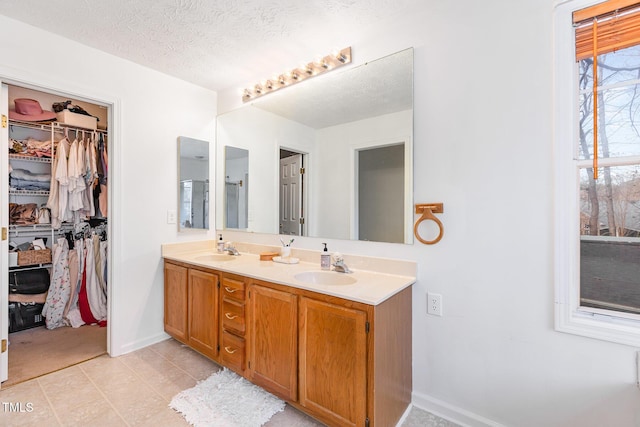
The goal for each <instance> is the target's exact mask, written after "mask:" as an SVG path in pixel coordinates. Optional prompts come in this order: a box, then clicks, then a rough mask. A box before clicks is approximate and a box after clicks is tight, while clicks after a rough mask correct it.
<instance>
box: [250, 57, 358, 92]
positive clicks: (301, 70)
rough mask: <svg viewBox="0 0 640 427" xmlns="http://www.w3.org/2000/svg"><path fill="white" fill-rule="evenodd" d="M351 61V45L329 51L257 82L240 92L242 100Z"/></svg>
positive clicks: (297, 81)
mask: <svg viewBox="0 0 640 427" xmlns="http://www.w3.org/2000/svg"><path fill="white" fill-rule="evenodd" d="M349 63H351V47H345V48H344V49H341V50H339V51H336V52H334V53H331V54H330V55H327V56H325V57H323V58H319V59H317V60H315V61H312V62H309V63H307V64H303V65H301V66H300V67H298V68H294V69H293V70H291V71H288V72H286V73H282V74H280V75H279V76H277V77H273V78H272V79H268V80H266V81H264V82H263V83H257V84H255V85H253V86H252V87H250V88H247V89H244V90H243V92H242V101H243V102H248V101H251V100H253V99H256V98H259V97H261V96H264V95H266V94H268V93H271V92H275V91H276V90H279V89H282V88H283V87H287V86H292V85H294V84H296V83H300V82H301V81H304V80H307V79H310V78H311V77H315V76H319V75H320V74H324V73H326V72H328V71H331V70H335V69H336V68H339V67H342V66H343V65H346V64H349Z"/></svg>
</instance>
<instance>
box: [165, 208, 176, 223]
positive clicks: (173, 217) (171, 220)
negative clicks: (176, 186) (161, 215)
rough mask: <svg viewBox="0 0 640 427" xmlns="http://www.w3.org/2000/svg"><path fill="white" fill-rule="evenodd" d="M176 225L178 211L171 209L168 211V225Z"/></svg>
mask: <svg viewBox="0 0 640 427" xmlns="http://www.w3.org/2000/svg"><path fill="white" fill-rule="evenodd" d="M175 223H176V211H175V210H174V209H169V210H168V211H167V224H175Z"/></svg>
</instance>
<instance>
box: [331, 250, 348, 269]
mask: <svg viewBox="0 0 640 427" xmlns="http://www.w3.org/2000/svg"><path fill="white" fill-rule="evenodd" d="M333 256H334V258H335V260H336V261H335V262H334V263H333V264H332V265H333V270H334V271H336V272H338V273H353V271H351V270H350V269H349V267H347V264H345V263H344V258H342V255H340V254H337V253H336V254H334V255H333Z"/></svg>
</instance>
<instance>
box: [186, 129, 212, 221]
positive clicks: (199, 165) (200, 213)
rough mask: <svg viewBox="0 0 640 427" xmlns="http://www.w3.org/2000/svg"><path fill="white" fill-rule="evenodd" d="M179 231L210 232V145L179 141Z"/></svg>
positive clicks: (187, 140)
mask: <svg viewBox="0 0 640 427" xmlns="http://www.w3.org/2000/svg"><path fill="white" fill-rule="evenodd" d="M178 152H179V159H180V160H179V162H180V163H179V165H178V169H179V171H178V173H179V174H180V184H179V185H180V188H179V192H178V195H179V200H178V210H179V212H180V216H179V228H180V230H186V229H205V230H206V229H208V228H209V143H208V142H207V141H201V140H198V139H193V138H187V137H185V136H180V137H178Z"/></svg>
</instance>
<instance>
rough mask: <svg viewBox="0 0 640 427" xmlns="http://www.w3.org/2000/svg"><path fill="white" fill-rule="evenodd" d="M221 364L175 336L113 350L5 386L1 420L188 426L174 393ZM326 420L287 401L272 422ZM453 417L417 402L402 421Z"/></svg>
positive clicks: (446, 426)
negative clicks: (173, 406) (176, 408)
mask: <svg viewBox="0 0 640 427" xmlns="http://www.w3.org/2000/svg"><path fill="white" fill-rule="evenodd" d="M219 369H220V367H219V366H218V365H216V364H215V363H213V362H212V361H210V360H209V359H207V358H206V357H204V356H201V355H200V354H198V353H196V352H195V351H193V350H191V349H189V348H188V347H186V346H183V345H182V344H180V343H178V342H177V341H174V340H172V339H169V340H166V341H163V342H160V343H158V344H154V345H152V346H149V347H146V348H143V349H141V350H138V351H136V352H133V353H130V354H126V355H124V356H120V357H116V358H111V357H109V356H108V355H104V356H100V357H97V358H95V359H92V360H89V361H87V362H83V363H81V364H78V365H75V366H71V367H69V368H66V369H63V370H61V371H57V372H54V373H51V374H48V375H44V376H42V377H39V378H36V379H33V380H30V381H27V382H23V383H20V384H16V385H14V386H11V387H8V388H3V389H2V390H0V405H1V406H0V426H34V427H35V426H38V427H42V426H87V425H91V426H92V427H100V426H108V427H113V426H163V427H165V426H168V427H171V426H181V427H186V426H188V424H187V422H186V421H184V419H183V418H182V416H180V415H179V414H178V413H176V412H175V411H173V410H172V409H170V408H169V406H168V404H169V402H170V401H171V398H172V397H173V396H174V395H175V394H177V393H178V392H180V391H182V390H184V389H187V388H190V387H193V386H194V385H196V383H197V382H198V381H200V380H204V379H206V378H207V377H209V375H211V374H212V373H214V372H216V371H218V370H219ZM321 425H322V424H320V423H318V422H316V421H315V420H313V419H312V418H310V417H308V416H306V415H305V414H303V413H301V412H299V411H298V410H296V409H294V408H292V407H290V406H287V407H286V409H285V410H284V411H283V412H280V413H278V414H276V415H274V416H273V417H272V418H271V420H270V421H269V422H268V423H267V424H266V425H265V426H267V427H278V426H286V427H293V426H295V427H307V426H309V427H315V426H321ZM413 426H421V427H422V426H443V427H452V426H454V424H451V423H448V422H447V421H445V420H442V419H440V418H438V417H435V416H433V415H432V414H429V413H428V412H425V411H422V410H418V409H416V408H413V409H412V410H411V413H410V414H409V416H408V417H407V419H406V420H405V422H404V423H403V427H413Z"/></svg>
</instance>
